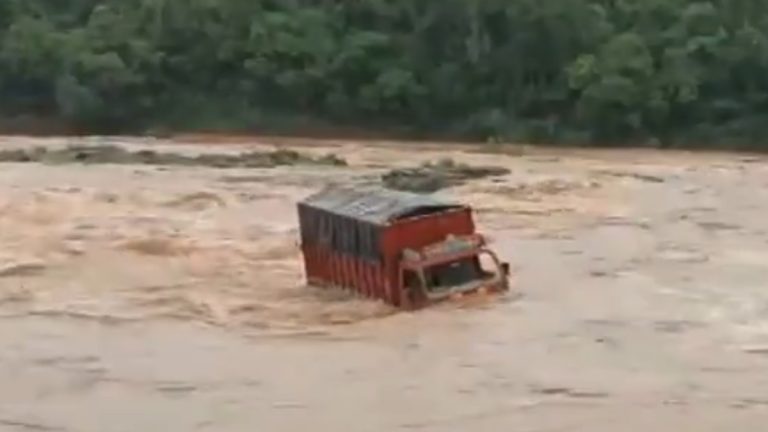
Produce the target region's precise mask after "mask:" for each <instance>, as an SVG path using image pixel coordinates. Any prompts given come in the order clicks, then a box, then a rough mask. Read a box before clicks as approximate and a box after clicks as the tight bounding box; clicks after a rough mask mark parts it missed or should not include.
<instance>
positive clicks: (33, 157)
mask: <svg viewBox="0 0 768 432" xmlns="http://www.w3.org/2000/svg"><path fill="white" fill-rule="evenodd" d="M0 162H15V163H24V162H38V163H48V164H73V163H80V164H134V165H184V166H208V167H216V168H272V167H276V166H286V165H310V164H311V165H328V166H346V165H347V163H346V161H345V160H344V159H341V158H340V157H338V156H337V155H334V154H329V155H325V156H321V157H312V156H309V155H304V154H301V153H299V152H297V151H294V150H287V149H278V150H274V151H268V152H258V151H251V152H245V153H240V154H218V153H206V154H201V155H197V156H188V155H184V154H179V153H170V152H157V151H154V150H137V151H131V150H128V149H125V148H123V147H119V146H113V145H94V146H69V147H66V148H63V149H46V148H35V149H30V150H27V149H11V150H2V151H0Z"/></svg>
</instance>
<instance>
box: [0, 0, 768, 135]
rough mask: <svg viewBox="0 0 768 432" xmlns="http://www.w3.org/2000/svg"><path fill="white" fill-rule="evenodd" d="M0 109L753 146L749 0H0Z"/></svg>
mask: <svg viewBox="0 0 768 432" xmlns="http://www.w3.org/2000/svg"><path fill="white" fill-rule="evenodd" d="M0 114H1V115H4V116H17V115H33V116H35V115H37V116H42V117H51V118H58V119H64V120H66V121H68V122H70V124H72V125H73V126H77V127H78V128H79V129H85V130H88V131H94V130H95V131H107V132H115V131H124V130H127V131H141V130H145V129H147V128H166V127H170V128H174V129H199V128H213V129H249V130H269V129H280V130H281V131H285V130H286V129H288V130H290V128H291V125H292V124H294V125H296V126H297V127H299V126H300V125H307V124H313V123H315V124H323V125H328V124H335V125H340V126H357V127H367V128H373V129H377V131H382V130H383V131H386V130H398V131H401V130H409V131H418V132H420V133H422V134H427V135H429V134H432V135H441V136H445V135H454V136H465V137H470V138H477V139H483V140H486V139H491V140H494V141H498V140H525V141H531V142H572V141H579V142H581V141H600V142H607V143H622V142H623V143H639V142H656V143H663V144H666V145H674V144H684V143H691V142H694V143H696V144H702V145H703V144H709V143H711V144H721V143H723V142H727V141H728V137H729V136H733V137H734V138H733V139H734V141H735V142H738V143H739V145H753V146H760V145H761V144H762V141H761V140H762V138H761V132H762V131H763V130H765V129H766V128H765V127H764V126H762V125H763V124H765V123H764V122H763V121H762V120H763V119H765V118H767V117H768V3H765V2H762V1H758V0H728V1H726V0H548V1H540V0H515V1H509V0H421V1H401V0H389V1H385V0H359V1H355V2H330V1H317V0H281V1H277V0H226V1H225V0H187V1H183V2H182V1H173V0H121V1H119V2H117V1H107V0H70V1H66V2H64V1H60V0H3V1H0Z"/></svg>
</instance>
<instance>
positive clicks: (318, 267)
mask: <svg viewBox="0 0 768 432" xmlns="http://www.w3.org/2000/svg"><path fill="white" fill-rule="evenodd" d="M302 251H303V253H304V269H305V273H306V275H307V280H308V282H309V283H310V284H312V285H316V286H319V287H336V288H343V289H346V290H349V291H354V292H357V293H359V294H360V295H362V296H365V297H369V298H373V299H380V300H383V301H385V302H387V303H391V304H395V303H394V299H393V298H392V295H391V291H392V290H391V289H390V286H391V284H390V282H389V280H388V279H387V277H386V273H385V271H384V266H383V265H382V264H381V263H377V262H373V261H366V260H362V259H359V258H357V257H354V256H351V255H345V254H342V253H338V252H334V251H332V250H329V249H327V248H325V247H322V246H314V245H303V246H302Z"/></svg>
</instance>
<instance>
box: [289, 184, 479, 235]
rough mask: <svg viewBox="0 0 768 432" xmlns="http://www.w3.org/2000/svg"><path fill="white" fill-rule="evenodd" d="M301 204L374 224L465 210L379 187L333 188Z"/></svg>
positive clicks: (452, 204)
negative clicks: (447, 211)
mask: <svg viewBox="0 0 768 432" xmlns="http://www.w3.org/2000/svg"><path fill="white" fill-rule="evenodd" d="M301 205H304V206H307V207H311V208H314V209H316V210H320V211H324V212H327V213H332V214H334V215H337V216H343V217H347V218H352V219H356V220H358V221H361V222H367V223H370V224H374V225H387V224H389V223H390V222H393V221H396V220H399V219H404V218H408V217H414V216H419V215H427V214H432V213H440V212H443V211H446V210H452V209H458V208H464V207H465V206H464V205H462V204H457V203H453V202H447V201H442V200H439V199H437V198H434V197H432V196H429V195H420V194H414V193H409V192H401V191H394V190H390V189H384V188H381V187H378V186H365V187H345V186H330V187H328V188H326V189H323V190H321V191H320V192H317V193H315V194H313V195H311V196H309V197H307V198H306V199H304V201H302V202H301Z"/></svg>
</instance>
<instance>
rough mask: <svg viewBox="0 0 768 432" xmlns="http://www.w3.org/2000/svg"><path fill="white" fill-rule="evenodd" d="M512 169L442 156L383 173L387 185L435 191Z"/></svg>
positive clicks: (505, 173)
mask: <svg viewBox="0 0 768 432" xmlns="http://www.w3.org/2000/svg"><path fill="white" fill-rule="evenodd" d="M509 173H510V170H508V169H506V168H503V167H494V166H471V165H467V164H463V163H457V162H455V161H454V160H453V159H441V160H439V161H437V162H436V163H431V162H428V163H425V164H423V165H421V166H419V167H416V168H403V169H394V170H391V171H389V172H388V173H386V174H384V176H382V181H383V182H384V186H386V187H388V188H390V189H395V190H402V191H408V192H417V193H432V192H436V191H439V190H441V189H445V188H449V187H453V186H458V185H461V184H464V183H466V182H467V181H469V180H474V179H481V178H485V177H495V176H502V175H507V174H509Z"/></svg>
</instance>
